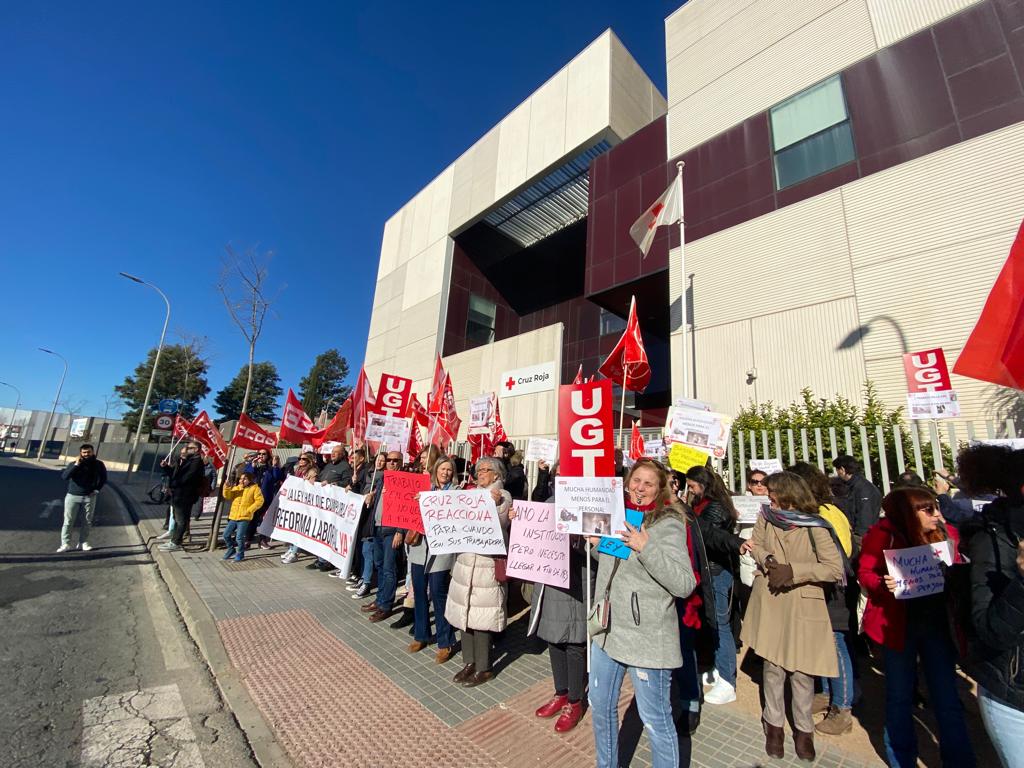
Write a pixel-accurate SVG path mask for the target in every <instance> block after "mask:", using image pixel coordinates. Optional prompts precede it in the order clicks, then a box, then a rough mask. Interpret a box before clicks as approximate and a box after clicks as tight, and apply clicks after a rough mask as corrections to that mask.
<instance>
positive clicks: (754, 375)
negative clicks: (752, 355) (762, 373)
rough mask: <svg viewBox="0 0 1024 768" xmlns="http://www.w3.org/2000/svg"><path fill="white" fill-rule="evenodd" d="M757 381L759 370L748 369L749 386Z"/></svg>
mask: <svg viewBox="0 0 1024 768" xmlns="http://www.w3.org/2000/svg"><path fill="white" fill-rule="evenodd" d="M755 379H757V368H748V369H747V384H753V383H754V381H755Z"/></svg>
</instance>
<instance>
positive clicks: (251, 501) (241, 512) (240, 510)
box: [224, 472, 263, 563]
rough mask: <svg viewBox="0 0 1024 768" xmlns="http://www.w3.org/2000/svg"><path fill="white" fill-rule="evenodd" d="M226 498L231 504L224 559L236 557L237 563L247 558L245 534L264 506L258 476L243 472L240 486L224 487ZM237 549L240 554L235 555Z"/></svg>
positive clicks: (225, 531) (225, 530) (239, 481)
mask: <svg viewBox="0 0 1024 768" xmlns="http://www.w3.org/2000/svg"><path fill="white" fill-rule="evenodd" d="M224 498H225V499H227V500H228V501H230V502H231V511H230V512H228V527H227V528H225V529H224V543H225V544H226V545H227V548H228V551H227V552H225V553H224V559H225V560H227V559H228V558H230V557H231V556H232V555H234V557H235V562H236V563H237V562H241V560H242V558H243V557H244V556H245V534H246V533H247V532H248V530H249V524H250V523H251V522H252V516H253V515H254V514H256V512H257V511H258V510H259V508H260V507H262V506H263V494H262V493H260V487H259V486H258V485H256V476H255V475H254V474H253V473H252V472H243V473H242V474H241V476H240V477H239V478H238V485H233V486H230V487H229V486H227V485H225V486H224ZM236 549H237V551H238V554H235V551H236Z"/></svg>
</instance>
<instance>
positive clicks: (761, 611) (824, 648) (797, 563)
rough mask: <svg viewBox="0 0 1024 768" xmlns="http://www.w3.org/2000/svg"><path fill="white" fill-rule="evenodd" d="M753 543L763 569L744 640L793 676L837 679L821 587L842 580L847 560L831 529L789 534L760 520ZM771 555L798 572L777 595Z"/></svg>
mask: <svg viewBox="0 0 1024 768" xmlns="http://www.w3.org/2000/svg"><path fill="white" fill-rule="evenodd" d="M808 531H810V534H808ZM810 536H813V537H814V544H815V546H816V547H817V557H815V549H814V547H812V546H811V540H810ZM750 540H751V541H752V542H753V544H754V551H753V553H752V554H753V555H754V559H755V560H756V561H757V565H758V570H757V573H756V575H755V576H754V587H753V590H752V592H751V594H750V604H749V605H748V606H747V613H746V616H744V618H743V631H742V632H741V633H740V639H741V640H742V641H743V642H744V643H746V644H747V645H749V646H750V647H751V648H753V649H754V652H755V653H757V655H758V656H760V657H761V658H763V659H765V660H767V661H770V662H772V663H774V664H777V665H779V666H780V667H782V668H783V669H785V670H787V671H789V672H804V673H806V674H808V675H820V676H822V677H836V676H838V674H839V663H838V660H837V658H836V643H835V638H834V637H833V635H832V622H831V621H830V620H829V616H828V608H827V607H826V605H825V593H824V591H823V589H822V585H827V584H829V583H832V582H837V581H839V580H840V579H841V578H842V576H843V561H842V558H841V557H840V555H839V550H838V549H836V545H835V543H834V542H833V541H832V537H831V536H830V535H829V532H828V530H827V529H825V528H794V529H793V530H791V531H784V530H782V529H780V528H777V527H776V526H774V525H771V524H770V523H768V522H767V521H766V520H765V519H764V517H761V518H760V519H759V520H758V521H757V525H755V526H754V533H753V535H752V536H751V539H750ZM768 555H774V556H775V559H776V560H777V561H778V562H779V563H788V564H789V565H791V566H792V567H793V586H791V587H785V588H784V589H782V590H781V591H779V592H775V593H773V592H771V591H770V590H769V589H768V578H767V576H765V571H764V562H765V560H766V559H767V557H768Z"/></svg>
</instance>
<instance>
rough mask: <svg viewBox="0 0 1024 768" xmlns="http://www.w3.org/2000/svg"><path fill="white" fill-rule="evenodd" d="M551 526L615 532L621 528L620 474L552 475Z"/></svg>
mask: <svg viewBox="0 0 1024 768" xmlns="http://www.w3.org/2000/svg"><path fill="white" fill-rule="evenodd" d="M555 518H556V519H555V530H558V531H562V532H564V533H576V534H586V535H588V536H592V535H594V536H617V535H618V532H619V531H622V530H625V526H624V525H623V523H624V522H625V519H626V512H625V504H624V503H623V499H622V478H621V477H566V476H565V475H561V476H559V477H557V478H555Z"/></svg>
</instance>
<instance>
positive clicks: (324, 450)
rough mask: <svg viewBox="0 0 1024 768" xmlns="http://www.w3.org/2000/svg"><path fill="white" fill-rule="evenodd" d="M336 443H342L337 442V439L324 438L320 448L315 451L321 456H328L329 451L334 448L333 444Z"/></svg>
mask: <svg viewBox="0 0 1024 768" xmlns="http://www.w3.org/2000/svg"><path fill="white" fill-rule="evenodd" d="M336 445H343V443H339V442H338V441H337V440H326V441H324V442H322V443H320V448H318V449H317V452H318V453H319V454H320V455H321V456H330V455H331V451H333V450H334V446H336Z"/></svg>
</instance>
